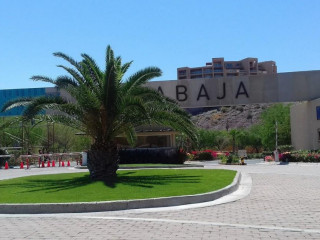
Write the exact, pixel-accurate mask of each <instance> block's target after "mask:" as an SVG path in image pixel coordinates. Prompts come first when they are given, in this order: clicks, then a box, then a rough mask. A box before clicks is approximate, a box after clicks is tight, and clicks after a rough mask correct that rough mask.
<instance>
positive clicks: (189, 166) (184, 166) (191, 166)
mask: <svg viewBox="0 0 320 240" xmlns="http://www.w3.org/2000/svg"><path fill="white" fill-rule="evenodd" d="M194 167H196V168H203V167H204V165H198V164H184V165H181V166H179V165H176V166H169V165H167V166H145V167H140V166H139V167H119V170H127V169H153V168H154V169H167V168H194ZM74 168H75V169H88V168H87V166H80V167H78V166H75V167H74Z"/></svg>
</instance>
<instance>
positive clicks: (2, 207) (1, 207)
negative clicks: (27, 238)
mask: <svg viewBox="0 0 320 240" xmlns="http://www.w3.org/2000/svg"><path fill="white" fill-rule="evenodd" d="M240 180H241V173H240V172H237V174H236V176H235V178H234V179H233V182H232V183H231V184H230V185H228V186H226V187H224V188H222V189H220V190H217V191H213V192H209V193H203V194H196V195H184V196H177V197H162V198H150V199H137V200H124V201H123V200H119V201H103V202H79V203H38V204H0V214H39V213H82V212H103V211H117V210H128V209H138V208H155V207H171V206H178V205H185V204H193V203H201V202H209V201H213V200H216V199H218V198H221V197H223V196H225V195H228V194H230V193H232V192H234V191H236V190H237V189H238V187H239V183H240Z"/></svg>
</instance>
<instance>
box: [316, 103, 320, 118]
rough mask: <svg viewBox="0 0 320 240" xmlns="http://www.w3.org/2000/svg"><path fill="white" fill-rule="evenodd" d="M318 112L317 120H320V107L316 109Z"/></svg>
mask: <svg viewBox="0 0 320 240" xmlns="http://www.w3.org/2000/svg"><path fill="white" fill-rule="evenodd" d="M316 112H317V120H320V106H317V107H316Z"/></svg>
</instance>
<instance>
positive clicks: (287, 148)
mask: <svg viewBox="0 0 320 240" xmlns="http://www.w3.org/2000/svg"><path fill="white" fill-rule="evenodd" d="M278 149H279V150H280V151H281V152H291V151H292V150H293V146H292V145H281V146H278Z"/></svg>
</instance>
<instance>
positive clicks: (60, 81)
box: [55, 76, 78, 88]
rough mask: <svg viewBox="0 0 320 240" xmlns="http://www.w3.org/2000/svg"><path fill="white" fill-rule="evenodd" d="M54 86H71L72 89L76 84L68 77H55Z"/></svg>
mask: <svg viewBox="0 0 320 240" xmlns="http://www.w3.org/2000/svg"><path fill="white" fill-rule="evenodd" d="M55 85H56V86H57V87H58V88H67V87H68V86H73V87H77V86H78V84H77V82H76V81H74V79H73V78H71V77H68V76H59V77H57V79H56V81H55Z"/></svg>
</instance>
